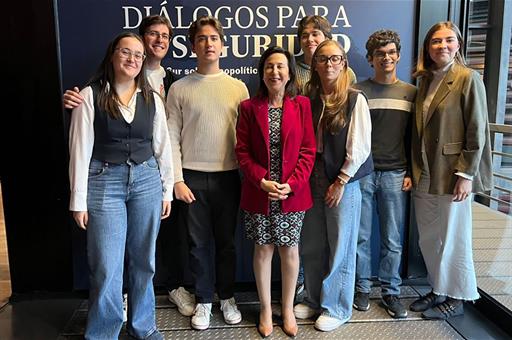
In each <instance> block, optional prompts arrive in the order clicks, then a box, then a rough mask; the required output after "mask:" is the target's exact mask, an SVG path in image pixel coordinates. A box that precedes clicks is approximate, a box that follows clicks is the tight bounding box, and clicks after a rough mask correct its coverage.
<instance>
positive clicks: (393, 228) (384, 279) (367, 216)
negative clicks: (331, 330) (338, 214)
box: [356, 170, 408, 296]
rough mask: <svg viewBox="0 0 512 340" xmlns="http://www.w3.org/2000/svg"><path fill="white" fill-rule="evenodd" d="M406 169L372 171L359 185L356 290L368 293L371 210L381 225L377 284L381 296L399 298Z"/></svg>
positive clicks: (405, 201) (370, 259) (370, 271)
mask: <svg viewBox="0 0 512 340" xmlns="http://www.w3.org/2000/svg"><path fill="white" fill-rule="evenodd" d="M404 176H405V170H391V171H377V170H376V171H374V172H372V173H371V174H370V175H368V176H366V177H364V178H361V179H360V180H359V182H360V184H361V194H362V209H361V224H360V226H359V237H358V242H357V243H358V244H357V270H356V290H357V291H358V292H363V293H370V289H371V277H372V256H371V236H372V225H373V223H372V222H373V210H374V209H373V207H374V206H375V204H376V206H377V214H378V216H379V224H380V254H379V260H380V261H379V281H380V283H381V290H382V295H383V296H384V295H399V294H400V287H399V286H400V284H401V283H402V279H401V277H400V262H401V260H402V240H401V233H402V230H403V228H404V223H405V217H406V204H407V196H408V193H407V192H405V191H403V190H402V185H403V181H404Z"/></svg>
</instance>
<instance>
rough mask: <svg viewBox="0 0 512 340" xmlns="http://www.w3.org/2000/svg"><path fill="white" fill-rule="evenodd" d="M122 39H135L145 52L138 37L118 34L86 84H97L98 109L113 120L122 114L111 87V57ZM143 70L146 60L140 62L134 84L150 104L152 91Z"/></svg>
mask: <svg viewBox="0 0 512 340" xmlns="http://www.w3.org/2000/svg"><path fill="white" fill-rule="evenodd" d="M124 38H133V39H137V40H138V41H139V42H140V43H141V45H142V48H143V49H144V51H145V47H144V42H143V41H142V38H141V37H140V36H139V35H137V34H135V33H131V32H124V33H121V34H119V35H118V36H117V37H115V38H114V40H112V42H110V44H109V45H108V47H107V51H106V53H105V57H104V58H103V61H102V62H101V64H100V66H99V68H98V70H97V71H96V74H95V75H94V76H93V77H92V78H91V80H90V81H89V82H88V85H91V84H92V83H98V84H99V87H100V91H99V92H98V107H99V108H101V109H102V110H105V111H106V112H108V114H109V115H110V116H111V117H112V118H114V119H119V118H121V117H122V114H121V111H120V110H119V104H120V103H121V100H120V99H119V96H118V94H117V92H116V89H115V87H114V86H113V85H114V82H115V73H114V66H113V65H112V56H113V55H114V53H115V51H116V48H117V45H119V42H120V41H121V40H122V39H124ZM145 69H146V60H145V59H144V61H142V66H141V69H140V72H139V74H137V76H136V77H135V84H136V85H137V87H138V88H140V89H141V90H142V95H143V96H144V99H145V101H146V102H147V103H150V102H151V101H152V100H153V96H152V92H153V91H152V89H151V87H150V86H149V84H148V83H147V80H146V77H145Z"/></svg>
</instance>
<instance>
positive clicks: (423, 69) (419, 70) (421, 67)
mask: <svg viewBox="0 0 512 340" xmlns="http://www.w3.org/2000/svg"><path fill="white" fill-rule="evenodd" d="M444 28H447V29H449V30H451V31H453V32H454V33H455V35H456V36H457V40H458V41H459V50H458V51H457V53H456V54H455V62H456V63H457V64H460V65H462V66H466V60H465V59H464V56H463V55H462V53H461V52H460V51H461V50H462V49H463V47H464V40H462V34H461V33H460V30H459V28H458V27H457V26H456V25H455V24H454V23H453V22H451V21H441V22H438V23H437V24H435V25H434V26H432V27H430V29H429V30H428V32H427V35H426V36H425V39H424V40H423V47H422V48H421V51H420V55H419V56H418V62H417V64H416V70H415V72H414V73H413V74H412V76H413V77H421V76H429V75H430V74H431V72H430V68H431V67H432V65H433V64H434V61H433V60H432V58H430V53H429V51H428V49H429V46H430V41H431V40H432V36H433V35H434V33H436V32H437V31H439V30H442V29H444Z"/></svg>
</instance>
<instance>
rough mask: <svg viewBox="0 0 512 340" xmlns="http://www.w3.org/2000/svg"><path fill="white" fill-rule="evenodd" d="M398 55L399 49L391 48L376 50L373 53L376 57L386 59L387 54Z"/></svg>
mask: <svg viewBox="0 0 512 340" xmlns="http://www.w3.org/2000/svg"><path fill="white" fill-rule="evenodd" d="M397 55H398V52H397V50H390V51H375V52H374V53H373V56H374V57H375V58H379V59H384V58H386V56H390V57H392V58H394V57H396V56H397Z"/></svg>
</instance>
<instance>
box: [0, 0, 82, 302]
mask: <svg viewBox="0 0 512 340" xmlns="http://www.w3.org/2000/svg"><path fill="white" fill-rule="evenodd" d="M53 8H54V4H53V2H52V1H51V0H37V1H36V0H29V1H23V2H20V1H18V2H14V1H10V2H9V4H8V5H7V9H6V11H5V12H4V13H6V14H7V33H6V34H4V37H7V42H6V44H4V46H5V47H4V48H3V49H2V50H3V51H4V53H7V63H6V64H5V65H6V66H5V69H6V70H7V72H6V78H5V79H4V88H5V87H7V88H8V90H7V98H6V99H5V100H3V102H4V103H6V104H7V105H6V106H4V107H3V109H2V114H1V115H0V155H1V157H0V159H1V160H2V161H1V162H2V164H1V166H0V180H1V182H2V191H3V201H4V213H5V222H6V232H7V244H8V250H9V252H8V254H9V264H10V272H11V283H12V291H13V293H14V294H19V293H25V292H30V291H69V290H71V289H72V264H71V259H72V257H71V233H70V230H71V229H70V228H71V226H70V220H69V215H68V211H67V204H68V199H69V198H68V196H69V195H68V191H69V184H68V181H67V170H66V169H67V152H66V141H65V138H66V137H65V134H64V131H65V129H64V121H63V112H62V108H61V102H60V93H61V89H60V80H59V66H58V65H59V63H58V56H57V41H56V38H55V37H56V34H55V32H56V29H55V21H54V10H53ZM77 43H79V42H77Z"/></svg>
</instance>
